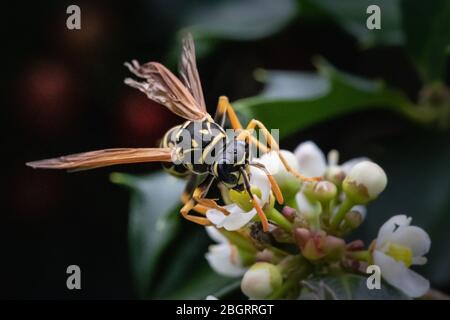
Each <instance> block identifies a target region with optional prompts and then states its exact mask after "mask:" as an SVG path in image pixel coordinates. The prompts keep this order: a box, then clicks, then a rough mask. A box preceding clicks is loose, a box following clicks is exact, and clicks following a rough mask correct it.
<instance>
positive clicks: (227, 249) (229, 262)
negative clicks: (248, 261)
mask: <svg viewBox="0 0 450 320" xmlns="http://www.w3.org/2000/svg"><path fill="white" fill-rule="evenodd" d="M233 251H234V252H233ZM205 258H206V260H207V261H208V263H209V265H210V266H211V268H212V269H213V270H214V271H215V272H217V273H218V274H221V275H224V276H228V277H239V276H241V275H243V274H244V273H245V271H246V268H244V267H242V264H241V261H240V257H239V254H238V253H237V248H236V247H235V246H233V245H229V244H216V245H211V246H209V251H208V252H207V253H206V254H205Z"/></svg>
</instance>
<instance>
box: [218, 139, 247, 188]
mask: <svg viewBox="0 0 450 320" xmlns="http://www.w3.org/2000/svg"><path fill="white" fill-rule="evenodd" d="M249 155H250V153H249V152H248V144H246V143H245V142H244V141H239V140H236V139H233V140H232V141H230V142H228V143H227V145H226V147H225V149H224V150H223V152H222V153H221V154H219V155H218V157H217V159H216V163H215V164H214V165H213V166H212V174H213V175H214V176H215V177H216V178H217V179H218V180H219V181H220V182H222V183H224V184H225V185H226V186H228V187H229V188H234V187H236V186H238V185H241V184H242V183H243V178H242V174H241V168H244V169H245V168H246V166H247V165H248V163H249Z"/></svg>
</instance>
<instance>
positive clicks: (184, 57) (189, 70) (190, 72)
mask: <svg viewBox="0 0 450 320" xmlns="http://www.w3.org/2000/svg"><path fill="white" fill-rule="evenodd" d="M178 68H179V72H180V76H181V80H182V81H183V83H184V85H185V86H186V88H188V89H189V91H190V92H191V94H192V96H193V97H194V99H195V101H197V104H198V106H199V107H200V108H201V110H202V111H203V112H207V111H206V105H205V98H204V97H203V90H202V84H201V82H200V76H199V74H198V69H197V62H196V58H195V45H194V39H193V38H192V34H190V33H188V34H186V36H185V37H184V38H183V48H182V53H181V57H180V63H179V67H178Z"/></svg>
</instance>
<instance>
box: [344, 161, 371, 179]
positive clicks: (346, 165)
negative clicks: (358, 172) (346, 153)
mask: <svg viewBox="0 0 450 320" xmlns="http://www.w3.org/2000/svg"><path fill="white" fill-rule="evenodd" d="M362 161H370V159H369V158H367V157H359V158H353V159H350V160H348V161H345V162H344V163H343V164H341V165H340V167H341V169H342V171H344V173H345V174H346V175H348V173H349V172H350V170H352V168H353V167H354V166H355V165H357V164H358V163H360V162H362Z"/></svg>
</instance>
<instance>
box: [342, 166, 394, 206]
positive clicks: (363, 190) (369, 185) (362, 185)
mask: <svg viewBox="0 0 450 320" xmlns="http://www.w3.org/2000/svg"><path fill="white" fill-rule="evenodd" d="M386 185H387V176H386V173H385V172H384V170H383V169H382V168H381V167H380V166H379V165H377V164H376V163H374V162H371V161H362V162H359V163H358V164H356V165H355V166H354V167H353V168H352V169H351V170H350V173H349V174H348V175H347V177H346V178H345V180H344V182H343V184H342V187H343V190H344V192H345V194H346V195H347V196H348V197H349V198H351V200H353V201H355V203H358V204H362V203H366V202H368V201H370V200H373V199H375V198H376V197H378V195H379V194H380V193H381V192H382V191H383V190H384V189H385V188H386Z"/></svg>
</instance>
